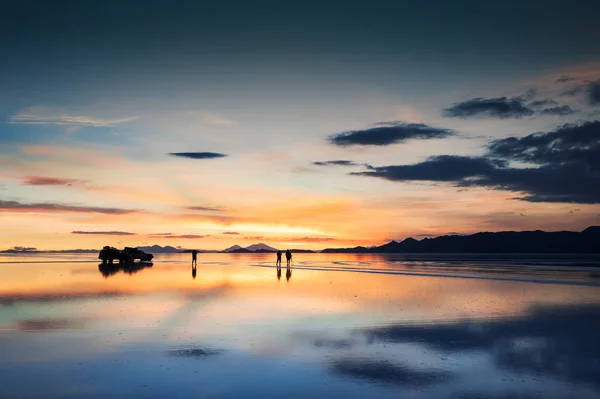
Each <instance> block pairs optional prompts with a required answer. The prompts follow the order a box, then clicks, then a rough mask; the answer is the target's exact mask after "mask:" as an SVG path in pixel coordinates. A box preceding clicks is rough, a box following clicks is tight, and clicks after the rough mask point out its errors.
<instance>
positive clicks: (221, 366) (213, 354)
mask: <svg viewBox="0 0 600 399" xmlns="http://www.w3.org/2000/svg"><path fill="white" fill-rule="evenodd" d="M94 257H95V256H94V255H89V254H81V255H73V256H69V257H64V258H62V257H61V256H59V255H56V256H55V255H52V256H43V255H39V256H33V257H24V256H12V257H0V262H2V263H0V359H1V361H0V376H2V383H1V384H0V397H2V398H4V397H6V398H18V397H36V398H65V397H77V398H80V397H92V398H96V397H97V398H100V397H103V398H105V397H107V395H111V396H112V397H117V398H121V397H132V398H133V397H156V398H159V397H160V398H162V397H182V398H184V397H241V396H251V397H290V396H291V397H306V396H308V395H311V396H314V397H331V396H332V395H333V396H334V397H342V396H344V397H394V398H397V397H410V398H490V399H492V398H493V399H496V398H511V397H518V398H600V377H599V376H600V342H599V340H598V331H599V328H600V278H598V277H596V276H598V269H597V268H596V267H593V266H590V265H593V264H594V262H596V263H597V261H598V258H595V257H593V256H589V257H571V258H569V257H568V256H556V257H552V256H546V257H539V256H538V257H535V256H525V257H523V256H514V257H513V258H510V257H508V256H491V255H489V256H486V255H478V256H462V257H460V256H452V255H448V256H416V257H412V258H407V257H406V256H376V255H360V256H358V255H347V254H335V255H334V254H330V255H322V254H297V255H295V256H294V258H295V259H294V264H293V267H292V268H291V270H290V272H289V273H288V271H287V270H286V267H285V262H284V266H283V268H282V269H281V273H280V274H279V273H278V271H277V269H276V268H275V267H274V262H273V259H272V255H246V254H238V255H225V254H202V255H200V256H199V262H198V267H197V272H196V277H195V278H193V277H192V272H191V268H190V264H189V254H188V255H161V254H158V255H157V259H156V262H154V264H153V265H152V266H149V265H136V266H135V267H132V268H123V269H121V268H118V267H115V268H112V269H105V268H99V266H98V263H97V261H96V260H95V259H94ZM17 262H34V263H17ZM567 264H568V265H569V266H568V267H565V265H567ZM100 269H101V270H100ZM278 275H279V278H278Z"/></svg>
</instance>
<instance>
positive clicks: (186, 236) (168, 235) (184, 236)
mask: <svg viewBox="0 0 600 399" xmlns="http://www.w3.org/2000/svg"><path fill="white" fill-rule="evenodd" d="M149 237H152V238H179V239H195V238H205V237H210V236H209V235H197V234H179V235H178V234H173V233H165V234H150V235H149Z"/></svg>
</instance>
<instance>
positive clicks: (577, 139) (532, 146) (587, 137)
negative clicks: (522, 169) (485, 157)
mask: <svg viewBox="0 0 600 399" xmlns="http://www.w3.org/2000/svg"><path fill="white" fill-rule="evenodd" d="M599 147H600V121H593V122H585V123H583V124H581V125H574V124H567V125H564V126H562V127H560V128H559V129H557V130H555V131H554V132H549V133H534V134H530V135H529V136H525V137H521V138H517V137H509V138H506V139H500V140H495V141H492V142H491V143H490V145H489V147H488V150H489V154H490V155H491V156H493V157H497V158H505V159H509V160H516V161H522V162H529V163H536V164H556V163H565V162H573V161H580V160H585V161H589V162H592V163H594V162H593V161H594V160H595V159H596V157H595V155H598V154H597V151H598V150H599ZM599 162H600V159H599V160H598V161H596V162H595V165H596V167H598V166H599V165H598V163H599Z"/></svg>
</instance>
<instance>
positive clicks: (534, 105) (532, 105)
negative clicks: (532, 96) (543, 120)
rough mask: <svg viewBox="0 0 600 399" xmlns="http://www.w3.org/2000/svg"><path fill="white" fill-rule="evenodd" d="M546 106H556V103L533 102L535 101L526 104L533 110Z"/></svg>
mask: <svg viewBox="0 0 600 399" xmlns="http://www.w3.org/2000/svg"><path fill="white" fill-rule="evenodd" d="M548 105H558V103H557V102H556V101H554V100H535V101H532V102H530V103H529V104H527V106H528V107H533V108H537V107H545V106H548Z"/></svg>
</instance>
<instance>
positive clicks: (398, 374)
mask: <svg viewBox="0 0 600 399" xmlns="http://www.w3.org/2000/svg"><path fill="white" fill-rule="evenodd" d="M330 369H331V371H333V372H334V373H337V374H342V375H344V376H348V377H350V378H352V379H358V380H366V381H369V382H376V383H384V384H394V385H401V386H409V387H426V386H430V385H434V384H437V383H440V382H446V381H448V380H449V379H451V378H452V376H453V374H452V373H450V372H448V371H444V370H419V369H416V368H411V367H408V366H406V365H399V364H394V363H391V362H389V361H386V360H383V361H366V360H364V359H343V360H337V361H335V362H333V363H332V364H331V365H330Z"/></svg>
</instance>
